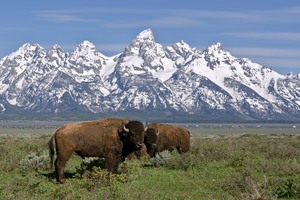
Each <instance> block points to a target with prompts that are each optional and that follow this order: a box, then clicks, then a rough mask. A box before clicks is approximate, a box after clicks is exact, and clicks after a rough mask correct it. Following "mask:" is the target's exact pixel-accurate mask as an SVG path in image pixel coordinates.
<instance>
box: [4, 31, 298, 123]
mask: <svg viewBox="0 0 300 200" xmlns="http://www.w3.org/2000/svg"><path fill="white" fill-rule="evenodd" d="M0 68H1V71H0V109H1V110H0V111H1V112H2V113H7V112H9V111H8V110H7V108H13V110H14V111H13V112H16V113H18V112H36V113H67V112H75V111H80V112H91V113H108V112H123V111H124V112H126V111H128V110H132V109H133V110H141V111H149V112H151V113H153V112H154V113H155V112H157V113H158V114H166V113H185V114H188V115H195V116H200V117H205V116H206V115H207V116H211V115H218V113H225V114H226V116H231V117H232V118H237V119H245V120H248V119H250V120H299V119H300V80H299V76H294V75H291V74H289V75H287V76H284V75H281V74H279V73H277V72H275V71H273V70H272V69H271V68H269V67H266V66H262V65H259V64H257V63H255V62H252V61H251V60H250V59H247V58H236V57H234V56H232V55H231V53H230V52H229V51H226V50H224V49H223V47H222V45H221V43H215V44H213V45H211V46H209V47H207V49H205V50H203V51H200V50H197V49H195V48H192V47H190V46H189V45H188V44H187V43H185V42H184V41H183V40H181V41H179V42H177V43H175V44H174V45H172V46H163V45H161V44H159V43H156V41H155V38H154V35H153V32H152V30H151V29H146V30H144V31H142V32H141V33H140V34H138V35H137V36H136V37H135V38H134V39H133V40H132V41H131V43H130V44H129V45H128V46H127V47H126V48H125V49H124V51H123V52H121V53H119V54H117V55H114V56H110V57H107V56H105V55H103V54H102V53H100V52H98V51H97V49H96V47H95V45H94V44H93V43H92V42H89V41H87V40H85V41H83V42H82V43H80V44H79V45H78V46H76V47H75V49H74V50H73V51H72V52H70V53H68V52H64V50H63V49H62V48H61V47H60V46H59V45H53V46H52V47H51V48H50V49H49V50H48V51H47V50H45V49H44V48H43V47H41V46H40V45H38V44H33V45H32V44H29V43H25V44H24V45H22V46H21V47H20V48H19V49H18V50H17V51H15V52H13V53H11V54H9V55H8V56H5V57H4V58H3V59H1V60H0ZM166 115H169V114H166Z"/></svg>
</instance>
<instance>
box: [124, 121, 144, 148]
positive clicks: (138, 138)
mask: <svg viewBox="0 0 300 200" xmlns="http://www.w3.org/2000/svg"><path fill="white" fill-rule="evenodd" d="M144 135H145V127H144V125H143V123H142V122H140V121H129V122H128V123H127V124H124V125H123V130H122V136H121V139H122V140H123V141H124V142H125V143H127V144H130V145H131V146H133V147H134V148H136V149H141V148H142V147H143V144H144Z"/></svg>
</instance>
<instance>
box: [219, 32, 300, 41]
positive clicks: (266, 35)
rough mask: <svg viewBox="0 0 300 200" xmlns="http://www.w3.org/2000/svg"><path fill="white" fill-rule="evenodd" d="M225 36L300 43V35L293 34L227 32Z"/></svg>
mask: <svg viewBox="0 0 300 200" xmlns="http://www.w3.org/2000/svg"><path fill="white" fill-rule="evenodd" d="M222 34H224V35H229V36H234V37H240V38H255V39H268V40H274V39H275V40H277V39H280V40H293V41H300V33H292V32H246V33H243V32H225V33H222Z"/></svg>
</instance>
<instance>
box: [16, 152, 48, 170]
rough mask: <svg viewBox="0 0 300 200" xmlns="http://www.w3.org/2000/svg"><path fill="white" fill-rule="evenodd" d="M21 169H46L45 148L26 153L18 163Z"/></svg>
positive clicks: (46, 155) (46, 156)
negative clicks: (40, 150)
mask: <svg viewBox="0 0 300 200" xmlns="http://www.w3.org/2000/svg"><path fill="white" fill-rule="evenodd" d="M19 166H20V167H21V168H22V169H26V170H28V169H34V170H37V169H48V168H49V167H48V166H49V153H48V151H47V150H45V151H42V152H39V153H37V152H32V153H30V154H28V155H27V156H26V157H25V158H24V159H22V160H21V161H20V163H19Z"/></svg>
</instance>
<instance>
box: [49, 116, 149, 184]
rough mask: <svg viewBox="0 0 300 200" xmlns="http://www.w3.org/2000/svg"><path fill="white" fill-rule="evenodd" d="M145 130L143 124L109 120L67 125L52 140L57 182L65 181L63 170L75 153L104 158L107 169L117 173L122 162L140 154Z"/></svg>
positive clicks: (54, 134)
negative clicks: (135, 154) (134, 153)
mask: <svg viewBox="0 0 300 200" xmlns="http://www.w3.org/2000/svg"><path fill="white" fill-rule="evenodd" d="M144 133H145V128H144V125H143V123H142V122H140V121H129V120H128V119H118V118H107V119H100V120H95V121H89V122H78V123H71V124H65V125H64V126H62V127H61V128H58V129H57V130H56V131H55V132H54V133H53V134H52V136H51V138H50V140H49V143H48V144H49V150H50V158H51V166H53V159H54V141H55V147H56V154H57V158H56V160H55V174H56V180H57V181H58V182H60V183H64V182H65V176H64V167H65V165H66V163H67V161H68V159H69V158H70V156H71V155H72V153H73V152H75V153H76V154H78V155H79V156H81V157H82V158H84V157H101V158H104V159H105V168H106V169H107V170H108V171H109V172H111V173H116V172H117V168H118V165H119V163H120V162H122V161H124V159H125V157H126V156H128V155H129V154H131V153H132V152H134V151H140V149H141V148H142V146H143V142H144Z"/></svg>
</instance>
